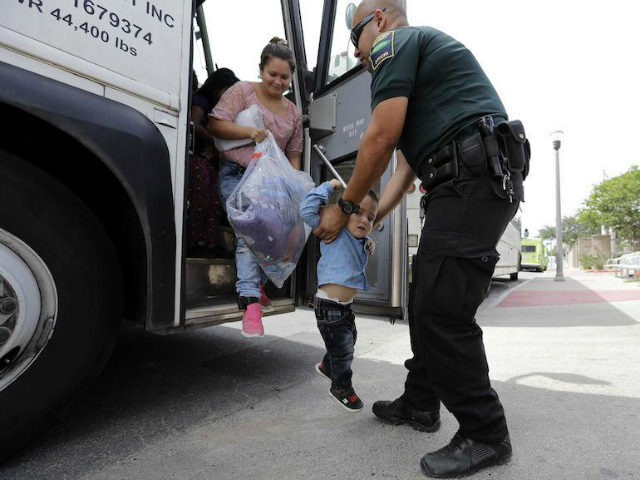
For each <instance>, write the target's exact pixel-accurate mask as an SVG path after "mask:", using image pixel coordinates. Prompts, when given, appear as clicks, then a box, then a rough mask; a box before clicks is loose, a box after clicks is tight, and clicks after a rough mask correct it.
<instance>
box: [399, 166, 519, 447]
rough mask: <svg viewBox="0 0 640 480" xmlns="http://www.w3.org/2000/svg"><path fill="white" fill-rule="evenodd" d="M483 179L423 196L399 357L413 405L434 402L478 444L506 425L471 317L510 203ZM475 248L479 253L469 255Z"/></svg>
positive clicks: (429, 406)
mask: <svg viewBox="0 0 640 480" xmlns="http://www.w3.org/2000/svg"><path fill="white" fill-rule="evenodd" d="M490 182H491V181H490V180H489V177H488V175H487V176H486V177H482V178H466V179H462V180H460V181H457V182H455V183H454V184H451V185H442V186H441V187H442V188H440V187H439V188H438V189H436V190H434V192H433V194H432V195H431V198H429V197H428V203H427V207H426V217H425V227H424V228H423V232H422V238H421V242H420V247H419V249H418V254H417V259H416V260H415V261H416V262H417V265H416V267H417V268H416V270H415V275H416V276H415V278H414V282H413V286H412V291H411V292H410V300H409V310H410V311H409V327H410V335H411V349H412V351H413V358H411V359H409V360H407V361H406V362H405V366H406V367H407V369H408V370H409V372H408V374H407V380H406V383H405V393H404V395H403V397H404V398H405V400H407V401H408V402H409V403H411V404H412V405H413V406H414V407H415V408H417V409H419V410H426V411H435V410H438V409H439V406H440V401H442V403H443V404H444V405H445V407H447V409H448V410H449V411H450V412H451V413H452V414H453V415H454V416H455V417H456V419H457V420H458V422H459V424H460V433H462V434H463V435H465V436H468V437H470V438H472V439H473V440H476V441H479V442H483V443H497V442H500V441H501V440H503V439H504V437H505V436H506V435H507V434H508V430H507V423H506V419H505V416H504V410H503V408H502V405H501V404H500V401H499V399H498V395H497V394H496V392H495V391H494V390H493V389H492V388H491V384H490V382H489V368H488V365H487V360H486V356H485V351H484V344H483V341H482V329H481V328H480V327H479V326H478V325H477V323H476V321H475V318H474V317H475V313H476V310H477V308H478V306H479V305H480V303H482V300H483V299H484V295H485V292H486V290H487V288H488V286H489V282H490V281H491V277H492V275H493V271H494V268H495V264H496V262H497V256H496V251H495V245H496V244H497V242H498V240H499V239H500V237H501V236H502V233H503V232H504V230H505V228H506V226H507V224H508V223H509V221H510V220H511V218H512V217H513V215H514V214H515V212H516V210H517V206H518V202H517V201H515V200H514V202H513V203H510V202H509V201H508V200H505V199H504V198H500V197H499V196H498V194H499V193H501V190H500V189H496V185H497V184H494V185H493V186H492V185H491V184H490ZM447 238H450V239H451V241H450V242H448V243H447V242H446V239H447ZM434 239H435V240H434ZM448 249H449V251H447V250H448ZM478 252H480V253H482V252H484V254H482V255H481V256H473V255H477V253H478ZM469 255H471V256H469Z"/></svg>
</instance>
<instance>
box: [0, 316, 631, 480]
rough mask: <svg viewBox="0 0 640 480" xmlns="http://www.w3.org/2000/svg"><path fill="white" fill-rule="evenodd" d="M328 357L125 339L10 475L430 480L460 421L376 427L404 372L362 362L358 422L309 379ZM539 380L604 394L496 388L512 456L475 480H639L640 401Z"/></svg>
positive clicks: (276, 342) (277, 344) (193, 336)
mask: <svg viewBox="0 0 640 480" xmlns="http://www.w3.org/2000/svg"><path fill="white" fill-rule="evenodd" d="M321 354H322V351H321V350H320V349H319V348H316V347H313V346H310V345H306V344H302V343H298V342H293V341H290V340H286V339H283V338H277V337H271V338H269V337H266V338H264V339H261V340H259V341H257V342H249V341H247V340H244V339H242V338H241V337H240V336H239V332H238V330H237V329H230V328H226V327H217V328H214V329H208V330H206V331H201V332H198V333H193V332H191V333H185V334H181V335H174V336H154V335H148V334H143V333H141V332H127V333H126V334H124V335H123V337H122V339H121V341H120V342H119V343H118V345H117V347H116V350H115V352H114V355H113V357H112V359H111V361H110V363H109V364H108V366H107V368H106V370H105V372H104V373H103V374H102V376H101V377H100V378H99V379H98V380H97V381H96V382H95V383H94V385H93V386H92V387H91V388H90V389H89V390H88V391H87V392H86V393H84V394H83V395H82V396H81V397H80V398H79V399H78V402H77V404H76V406H75V408H74V409H73V410H72V414H71V415H69V416H68V417H67V418H66V419H64V420H63V421H61V422H60V423H59V424H58V425H57V427H56V428H55V429H54V430H53V431H51V432H49V433H48V434H46V435H44V436H43V437H42V438H41V439H40V441H39V442H37V443H36V444H35V445H32V446H31V447H30V448H29V449H28V450H27V451H25V452H23V453H22V454H21V455H20V456H18V457H16V458H14V459H13V460H11V461H10V462H9V463H8V464H6V465H4V468H2V469H0V477H1V478H7V479H12V480H23V479H29V480H39V479H50V478H55V479H56V480H64V479H78V478H80V477H83V476H91V478H93V475H91V474H92V473H95V476H96V477H99V478H125V477H121V476H117V477H109V476H108V475H109V474H110V473H108V472H110V470H109V468H110V467H112V468H119V467H122V468H125V467H126V468H129V469H130V472H131V474H130V475H127V476H126V478H140V479H146V478H149V479H158V478H178V477H172V476H168V475H167V474H165V475H162V476H161V475H160V473H159V471H158V474H157V475H156V472H155V470H154V469H156V468H157V469H160V465H158V464H156V463H154V462H155V461H156V460H157V459H154V456H153V452H158V451H159V452H160V454H161V455H162V456H166V458H165V459H164V461H165V462H168V463H170V466H171V468H174V469H176V471H180V470H181V469H182V471H183V473H184V475H181V476H180V477H179V478H185V479H189V478H194V479H195V478H216V479H226V478H235V479H239V478H242V479H253V478H255V479H265V478H266V479H269V478H294V479H297V478H301V479H302V478H305V479H306V478H329V477H330V476H331V475H328V476H327V474H326V472H327V471H331V470H332V469H333V468H334V467H335V466H337V465H339V466H340V469H339V475H338V476H339V478H354V479H360V478H397V479H407V478H423V477H422V475H421V474H420V471H419V467H418V460H419V458H420V456H421V455H422V454H424V453H426V451H428V450H432V449H435V448H439V447H441V446H442V445H443V444H444V443H446V442H447V441H448V440H449V438H450V436H451V435H452V434H453V433H454V431H455V428H456V424H455V421H454V420H453V418H452V417H451V416H450V415H448V414H444V418H443V429H442V431H441V432H439V433H437V434H434V435H428V434H423V433H420V432H415V431H413V430H411V429H409V428H405V427H391V426H387V425H383V424H381V423H379V422H377V421H376V420H375V419H374V417H373V416H372V414H371V412H370V404H371V402H372V401H373V400H374V399H376V398H381V397H382V398H384V397H389V398H393V396H394V393H392V392H395V394H397V393H398V390H399V389H401V388H402V382H403V380H404V377H405V370H404V368H403V367H402V366H401V365H397V364H392V363H387V362H382V361H375V360H369V359H360V358H358V359H356V362H355V364H354V370H356V373H357V375H358V382H359V383H358V385H359V386H360V387H359V388H361V389H362V390H361V391H362V392H363V394H364V395H365V396H366V400H367V402H368V403H367V407H366V410H365V412H363V413H362V414H359V415H352V414H348V413H345V412H343V411H341V410H340V409H339V408H337V407H336V406H334V405H332V404H329V402H330V400H329V399H328V397H327V395H326V392H325V390H326V387H327V386H328V385H327V384H326V382H325V383H322V382H324V380H322V379H320V378H318V379H317V381H313V382H312V381H307V380H310V377H312V376H315V375H316V374H315V373H314V371H313V365H314V363H315V362H316V361H317V359H318V358H319V357H320V356H321ZM531 375H547V376H555V377H557V378H558V379H559V380H562V381H564V382H569V383H578V384H590V385H601V384H606V382H600V381H598V380H594V379H590V378H588V377H583V376H580V375H574V374H561V373H560V374H559V373H555V374H552V373H540V372H532V373H531V374H528V375H522V376H519V377H514V378H512V379H510V380H509V381H508V382H505V383H503V382H495V383H494V387H495V389H496V390H497V391H498V393H499V395H500V397H501V399H502V401H503V403H504V405H505V408H506V411H507V415H508V420H509V424H510V429H511V436H512V442H513V444H514V449H515V454H514V460H513V461H512V462H511V463H510V464H509V465H507V466H505V467H500V468H499V469H492V470H490V471H488V473H487V474H486V475H485V474H484V473H483V474H480V475H477V476H475V477H474V479H481V478H492V479H496V478H498V479H501V478H503V479H515V478H517V479H519V480H526V479H540V478H563V479H574V478H575V479H580V480H582V479H592V478H593V479H595V478H608V477H607V475H619V476H620V477H622V476H624V478H630V477H629V472H632V470H631V469H632V465H636V466H637V465H640V462H638V460H640V458H639V454H638V451H637V449H636V448H635V446H636V445H637V444H638V443H639V442H640V435H639V433H638V429H637V428H636V427H637V422H638V418H637V417H638V412H640V400H638V399H633V398H623V397H612V396H604V395H589V394H578V393H571V392H559V391H552V390H545V389H540V388H532V387H527V386H523V385H519V384H518V383H517V382H518V380H520V379H522V378H524V377H526V376H531ZM359 391H360V390H359ZM281 393H282V395H281ZM320 393H321V395H320ZM274 405H275V407H276V408H274ZM254 408H255V410H254ZM239 410H243V412H242V413H241V414H240V413H237V412H238V411H239ZM443 411H444V408H443ZM234 414H235V415H234ZM248 432H250V433H248ZM194 444H195V445H197V447H194V449H192V450H189V449H188V448H190V447H189V446H193V445H194ZM167 445H170V447H171V448H169V447H167ZM274 452H276V453H274ZM278 452H280V453H278ZM281 452H285V453H284V454H283V453H281ZM241 455H245V457H242V456H241ZM246 455H248V456H249V457H250V461H244V460H243V458H244V459H245V460H246V458H247V457H246ZM207 462H210V463H207ZM634 462H635V463H634ZM161 463H162V462H161ZM120 464H123V465H120ZM129 464H132V465H129ZM163 468H164V467H163ZM104 469H107V470H106V472H107V473H104V474H100V473H99V472H100V471H101V470H104ZM321 472H324V473H321ZM607 472H609V473H607ZM334 473H336V472H335V471H334ZM492 475H493V476H492ZM603 475H604V476H603Z"/></svg>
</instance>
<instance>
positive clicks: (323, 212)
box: [313, 204, 349, 243]
mask: <svg viewBox="0 0 640 480" xmlns="http://www.w3.org/2000/svg"><path fill="white" fill-rule="evenodd" d="M348 221H349V215H347V214H346V213H344V212H343V211H342V210H341V209H340V207H339V206H338V205H337V204H333V205H329V206H327V207H324V208H321V209H320V225H318V226H317V227H316V228H315V229H314V230H313V234H314V235H315V236H316V237H319V238H321V239H322V240H324V241H325V242H327V243H331V242H333V241H334V240H335V239H336V237H337V236H338V233H340V230H342V229H343V228H344V226H345V225H346V224H347V222H348Z"/></svg>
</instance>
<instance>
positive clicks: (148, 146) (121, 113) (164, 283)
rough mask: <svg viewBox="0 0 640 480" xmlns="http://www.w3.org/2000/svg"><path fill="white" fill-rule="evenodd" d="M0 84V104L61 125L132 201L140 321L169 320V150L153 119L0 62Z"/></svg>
mask: <svg viewBox="0 0 640 480" xmlns="http://www.w3.org/2000/svg"><path fill="white" fill-rule="evenodd" d="M0 85H2V89H0V103H5V104H8V105H11V106H13V107H15V108H18V109H20V110H23V111H25V112H28V113H30V114H32V115H34V116H36V117H38V118H40V119H42V120H44V121H46V122H48V123H49V124H51V125H53V126H55V127H57V128H58V129H60V130H62V131H63V132H66V133H67V134H69V135H70V136H72V137H73V138H75V139H76V140H78V141H79V142H80V143H81V144H83V145H84V146H85V147H86V148H87V149H89V150H90V151H92V152H93V153H94V154H95V155H96V156H97V157H98V158H99V159H100V160H101V161H103V162H104V164H105V165H106V166H107V168H109V170H110V171H111V172H112V173H113V174H114V175H115V177H116V178H118V180H119V181H120V183H121V184H122V186H123V187H124V189H125V190H126V192H127V193H128V195H129V197H130V199H131V201H132V203H133V204H134V206H135V209H136V211H137V214H138V217H139V221H140V226H141V229H142V231H143V234H144V237H145V247H146V268H147V272H146V278H147V281H146V284H147V288H146V293H147V295H146V326H147V328H148V329H157V328H163V327H167V326H170V325H172V324H173V319H174V310H175V308H174V302H175V256H176V240H175V238H176V231H175V225H174V205H173V195H172V185H171V170H170V158H169V152H168V150H167V146H166V142H165V140H164V138H163V137H162V135H161V133H160V132H159V131H158V129H157V128H156V126H155V125H154V124H153V123H152V122H151V121H150V120H149V119H148V118H146V117H145V116H144V115H142V114H141V113H139V112H138V111H136V110H134V109H132V108H130V107H128V106H126V105H123V104H120V103H117V102H114V101H112V100H109V99H105V98H103V97H100V96H97V95H94V94H92V93H88V92H86V91H83V90H80V89H77V88H75V87H71V86H69V85H65V84H63V83H60V82H57V81H55V80H51V79H49V78H46V77H43V76H40V75H37V74H35V73H31V72H28V71H26V70H23V69H20V68H17V67H13V66H11V65H8V64H5V63H2V62H0ZM71 99H73V100H71ZM52 148H55V145H53V146H52ZM78 173H79V174H81V173H82V172H78ZM98 181H99V179H98Z"/></svg>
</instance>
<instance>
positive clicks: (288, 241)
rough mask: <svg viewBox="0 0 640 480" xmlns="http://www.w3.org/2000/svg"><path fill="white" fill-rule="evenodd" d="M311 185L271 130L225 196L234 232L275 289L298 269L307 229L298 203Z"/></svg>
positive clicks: (306, 175) (307, 232)
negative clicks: (278, 143) (248, 249)
mask: <svg viewBox="0 0 640 480" xmlns="http://www.w3.org/2000/svg"><path fill="white" fill-rule="evenodd" d="M313 187H314V184H313V180H312V179H311V177H310V176H309V175H308V174H306V173H304V172H299V171H297V170H295V169H294V168H293V167H292V166H291V164H290V163H289V160H288V159H287V157H286V156H285V155H284V153H283V152H282V150H280V148H279V147H278V145H277V144H276V141H275V139H274V138H273V135H272V134H271V133H270V134H269V136H268V137H267V138H266V139H265V140H264V141H263V142H262V143H259V144H258V145H256V150H255V154H254V159H253V160H252V161H251V163H250V164H249V166H248V167H247V170H246V172H245V173H244V175H243V177H242V180H240V182H239V183H238V185H237V186H236V188H235V189H234V190H233V191H232V192H231V195H230V196H229V198H228V199H227V216H228V217H229V222H230V223H231V226H232V227H233V229H234V231H235V232H236V235H238V236H240V237H242V238H243V239H244V240H245V242H247V245H248V246H249V248H250V249H251V251H252V252H253V253H254V255H255V256H256V258H257V259H258V261H259V263H260V266H261V267H262V269H263V270H264V272H265V274H266V275H267V277H269V279H270V280H271V281H272V282H273V283H274V284H275V285H276V286H278V288H281V287H282V285H283V284H284V282H285V280H286V279H287V278H288V277H289V275H291V272H293V270H294V269H295V268H296V264H297V263H298V260H299V259H300V255H301V254H302V250H303V249H304V245H305V243H306V242H307V238H308V236H309V233H310V232H311V228H310V227H309V226H308V225H306V224H305V223H304V221H303V220H302V217H301V216H300V211H299V207H300V202H302V200H303V199H304V197H305V196H306V195H307V193H308V192H309V191H310V190H311V189H312V188H313Z"/></svg>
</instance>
